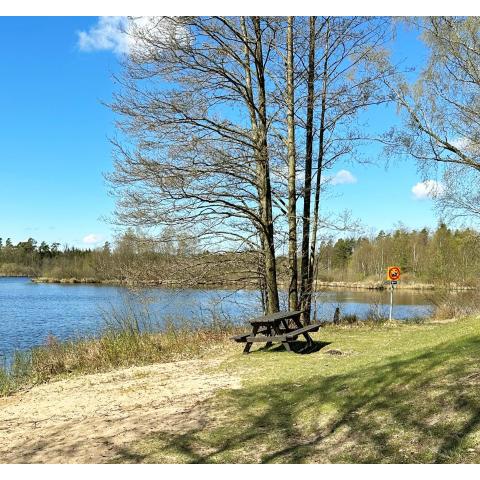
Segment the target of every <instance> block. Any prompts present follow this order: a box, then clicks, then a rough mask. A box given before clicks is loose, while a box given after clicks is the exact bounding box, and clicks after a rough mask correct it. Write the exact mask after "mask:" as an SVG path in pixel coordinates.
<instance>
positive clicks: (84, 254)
mask: <svg viewBox="0 0 480 480" xmlns="http://www.w3.org/2000/svg"><path fill="white" fill-rule="evenodd" d="M159 238H160V240H159V239H158V238H157V239H155V240H152V238H151V237H149V236H146V235H143V234H141V233H139V232H134V231H133V230H132V229H129V230H127V231H126V232H125V233H123V234H121V235H119V236H118V237H117V238H116V240H115V241H114V242H113V244H110V243H109V242H105V244H104V245H103V246H101V247H98V248H96V249H79V248H75V247H68V246H64V247H63V248H60V245H59V244H58V243H52V244H50V245H49V244H47V243H46V242H41V243H37V242H36V241H35V240H34V239H32V238H29V239H28V240H26V241H24V242H19V243H18V244H17V245H13V244H12V242H11V241H10V240H9V239H7V240H6V241H5V243H4V242H3V240H2V239H0V274H2V275H26V276H36V277H47V278H53V279H69V278H75V279H78V280H82V279H84V280H85V279H88V280H89V281H118V282H122V283H135V284H140V285H141V284H143V285H160V286H161V285H163V286H169V287H178V288H185V287H191V288H196V287H205V288H213V287H223V286H229V287H238V288H243V287H257V286H258V285H257V283H256V282H255V281H254V279H255V277H254V276H253V273H254V272H255V271H256V269H257V268H258V263H257V262H258V255H257V252H256V251H255V250H252V251H250V252H248V251H244V252H236V253H235V252H222V253H218V252H210V251H208V250H202V249H201V248H200V246H199V244H198V243H197V242H193V241H192V240H191V239H189V238H186V237H185V236H183V235H176V234H175V233H174V232H172V231H171V232H170V233H169V235H168V236H167V235H165V234H164V235H163V236H161V237H159ZM276 261H277V264H278V281H279V284H280V285H281V286H282V287H286V288H288V282H289V281H290V276H289V268H290V266H289V261H288V256H282V255H280V256H278V257H277V259H276ZM298 261H299V262H300V260H298ZM390 265H398V266H400V268H401V270H402V281H403V282H408V283H415V282H417V283H432V284H435V285H439V286H442V285H450V284H452V283H455V284H457V285H462V286H475V285H478V274H477V272H478V271H480V233H479V232H478V231H476V230H473V229H470V228H464V229H450V228H448V227H447V225H445V224H444V223H440V224H439V226H438V227H437V228H436V229H435V230H433V231H429V230H428V229H427V228H423V229H421V230H409V229H407V228H406V227H404V226H401V227H398V228H396V229H394V230H392V231H390V232H384V231H380V232H379V233H378V234H376V235H373V236H370V237H366V236H357V237H346V238H338V239H328V240H322V242H320V244H319V248H318V257H317V265H316V266H315V280H318V281H354V282H359V281H360V282H362V281H373V282H378V281H382V280H384V279H385V274H386V268H387V266H390ZM139 272H142V273H139Z"/></svg>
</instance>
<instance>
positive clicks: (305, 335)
mask: <svg viewBox="0 0 480 480" xmlns="http://www.w3.org/2000/svg"><path fill="white" fill-rule="evenodd" d="M292 319H293V321H294V322H295V325H296V326H297V327H298V328H302V327H303V325H302V322H301V321H300V317H299V316H298V317H293V318H292ZM303 336H304V337H305V340H306V341H307V347H311V346H312V345H313V340H312V337H311V336H310V335H309V334H308V332H305V333H304V334H303Z"/></svg>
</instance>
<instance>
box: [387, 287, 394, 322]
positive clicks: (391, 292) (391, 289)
mask: <svg viewBox="0 0 480 480" xmlns="http://www.w3.org/2000/svg"><path fill="white" fill-rule="evenodd" d="M392 311H393V284H391V285H390V315H389V316H388V319H389V320H390V321H392Z"/></svg>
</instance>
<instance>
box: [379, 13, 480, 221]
mask: <svg viewBox="0 0 480 480" xmlns="http://www.w3.org/2000/svg"><path fill="white" fill-rule="evenodd" d="M407 23H409V24H410V25H413V27H414V28H415V29H418V30H419V31H420V32H421V38H422V39H423V41H424V42H425V44H426V45H427V47H428V52H429V57H428V60H427V63H426V65H425V66H424V68H423V70H422V71H421V72H420V75H419V77H418V79H417V80H416V81H415V82H414V83H410V84H409V83H408V82H407V81H406V80H405V79H404V78H402V77H401V76H400V75H398V76H397V78H396V79H395V81H394V79H390V81H387V82H386V83H387V85H388V87H389V88H390V89H391V91H392V93H393V95H394V96H395V99H396V101H397V103H398V105H399V108H400V112H401V115H402V118H403V126H402V127H401V128H396V129H393V130H392V131H391V132H389V133H388V135H387V136H386V139H385V141H386V143H387V145H388V148H389V150H390V152H391V153H393V154H395V155H398V154H400V155H406V156H409V157H414V158H415V159H417V161H418V163H419V165H420V167H421V168H422V169H424V171H425V172H429V170H430V168H431V167H432V166H434V167H435V166H436V167H438V168H437V169H435V170H436V171H438V170H439V171H440V172H443V175H444V178H443V180H444V184H445V186H446V187H447V189H446V191H445V193H443V191H433V192H431V193H432V195H433V196H436V197H437V200H438V201H439V204H440V208H441V209H442V210H445V211H446V213H450V214H451V215H452V216H453V217H459V216H460V217H464V216H472V215H473V216H475V217H478V214H479V210H480V207H479V200H480V188H479V183H480V177H479V173H480V17H424V18H412V19H407ZM442 190H443V189H442Z"/></svg>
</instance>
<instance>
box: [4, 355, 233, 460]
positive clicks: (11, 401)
mask: <svg viewBox="0 0 480 480" xmlns="http://www.w3.org/2000/svg"><path fill="white" fill-rule="evenodd" d="M214 366H215V362H214V361H210V360H186V361H179V362H173V363H165V364H156V365H149V366H145V367H132V368H126V369H122V370H115V371H114V372H109V373H101V374H93V375H82V376H76V377H74V378H71V379H66V380H61V381H56V382H52V383H48V384H44V385H39V386H36V387H34V388H32V389H31V390H30V391H27V392H23V393H19V394H16V395H14V396H12V397H7V398H3V399H0V463H105V462H108V461H109V460H111V459H113V458H115V456H117V455H118V454H121V453H122V451H123V449H124V447H125V446H126V445H128V444H129V443H130V442H134V441H136V440H138V439H140V438H142V437H144V436H145V435H148V434H149V433H152V432H154V431H158V430H163V431H168V430H172V431H173V430H178V429H183V428H194V427H196V426H197V425H198V424H199V422H200V421H201V418H202V416H203V414H204V413H205V412H203V411H202V409H203V410H204V409H205V407H204V406H203V402H204V400H206V399H208V398H209V397H211V396H212V395H213V394H214V393H215V392H216V391H217V390H218V389H221V388H239V386H240V381H239V379H238V377H235V376H233V375H230V374H228V373H211V372H207V369H208V368H209V367H214Z"/></svg>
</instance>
